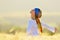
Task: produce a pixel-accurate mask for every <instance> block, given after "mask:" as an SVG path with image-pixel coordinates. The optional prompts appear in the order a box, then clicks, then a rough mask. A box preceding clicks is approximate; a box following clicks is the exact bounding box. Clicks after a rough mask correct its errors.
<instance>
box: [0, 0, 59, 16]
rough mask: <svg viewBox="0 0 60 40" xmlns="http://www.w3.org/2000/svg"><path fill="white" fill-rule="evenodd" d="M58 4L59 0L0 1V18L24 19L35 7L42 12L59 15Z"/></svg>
mask: <svg viewBox="0 0 60 40" xmlns="http://www.w3.org/2000/svg"><path fill="white" fill-rule="evenodd" d="M59 4H60V0H0V17H23V16H24V17H25V16H26V15H28V14H29V11H30V10H31V9H33V8H36V7H38V8H40V9H41V10H42V11H43V12H48V13H50V12H56V13H57V12H59V13H60V5H59ZM59 13H58V14H59Z"/></svg>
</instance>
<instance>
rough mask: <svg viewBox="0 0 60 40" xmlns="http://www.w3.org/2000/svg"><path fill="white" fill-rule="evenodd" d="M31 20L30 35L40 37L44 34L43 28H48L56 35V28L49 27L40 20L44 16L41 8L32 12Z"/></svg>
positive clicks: (28, 29) (28, 31)
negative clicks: (40, 34) (39, 35)
mask: <svg viewBox="0 0 60 40" xmlns="http://www.w3.org/2000/svg"><path fill="white" fill-rule="evenodd" d="M30 13H31V19H30V20H29V22H28V28H27V33H28V34H29V35H38V34H39V33H42V28H43V27H44V28H46V29H48V30H49V31H51V32H53V33H55V31H56V30H55V28H53V27H51V26H49V25H47V24H46V23H43V22H40V20H39V18H41V16H42V11H41V10H40V9H39V8H34V9H32V10H31V12H30Z"/></svg>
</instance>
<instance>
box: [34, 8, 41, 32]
mask: <svg viewBox="0 0 60 40" xmlns="http://www.w3.org/2000/svg"><path fill="white" fill-rule="evenodd" d="M34 10H35V20H36V23H37V25H38V24H39V26H38V28H40V32H42V25H41V22H40V20H39V17H38V15H39V13H40V14H41V13H42V11H41V10H40V9H39V8H35V9H34Z"/></svg>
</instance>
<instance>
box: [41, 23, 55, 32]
mask: <svg viewBox="0 0 60 40" xmlns="http://www.w3.org/2000/svg"><path fill="white" fill-rule="evenodd" d="M41 25H42V27H44V28H46V29H48V30H49V31H51V32H53V33H55V28H54V27H52V26H49V25H48V24H46V23H44V22H41Z"/></svg>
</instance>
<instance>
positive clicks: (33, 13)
mask: <svg viewBox="0 0 60 40" xmlns="http://www.w3.org/2000/svg"><path fill="white" fill-rule="evenodd" d="M30 13H31V17H32V18H35V11H34V10H31V12H30Z"/></svg>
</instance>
